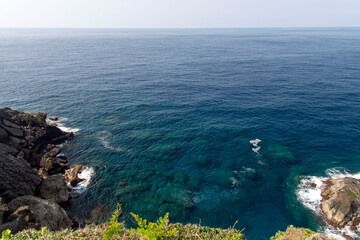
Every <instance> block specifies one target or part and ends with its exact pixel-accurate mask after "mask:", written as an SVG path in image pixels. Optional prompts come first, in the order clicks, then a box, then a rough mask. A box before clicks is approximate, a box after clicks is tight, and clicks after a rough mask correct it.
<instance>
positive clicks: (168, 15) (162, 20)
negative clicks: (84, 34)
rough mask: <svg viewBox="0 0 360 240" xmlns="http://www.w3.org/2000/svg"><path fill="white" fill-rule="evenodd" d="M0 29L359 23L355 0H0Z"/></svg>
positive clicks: (358, 3) (358, 4) (358, 1)
mask: <svg viewBox="0 0 360 240" xmlns="http://www.w3.org/2000/svg"><path fill="white" fill-rule="evenodd" d="M0 27H2V28H3V27H39V28H223V27H224V28H238V27H239V28H240V27H360V0H0Z"/></svg>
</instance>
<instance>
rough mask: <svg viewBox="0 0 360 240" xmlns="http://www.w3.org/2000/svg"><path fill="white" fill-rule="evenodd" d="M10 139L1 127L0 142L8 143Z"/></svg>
mask: <svg viewBox="0 0 360 240" xmlns="http://www.w3.org/2000/svg"><path fill="white" fill-rule="evenodd" d="M8 139H9V135H8V134H7V133H6V131H5V130H4V129H3V128H2V127H0V142H7V141H8Z"/></svg>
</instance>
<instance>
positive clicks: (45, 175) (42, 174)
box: [38, 168, 49, 179]
mask: <svg viewBox="0 0 360 240" xmlns="http://www.w3.org/2000/svg"><path fill="white" fill-rule="evenodd" d="M38 174H39V176H40V177H41V178H42V179H46V178H48V177H49V173H48V172H47V171H46V170H45V169H44V168H40V169H39V171H38Z"/></svg>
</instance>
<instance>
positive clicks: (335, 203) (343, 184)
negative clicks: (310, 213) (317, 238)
mask: <svg viewBox="0 0 360 240" xmlns="http://www.w3.org/2000/svg"><path fill="white" fill-rule="evenodd" d="M325 184H326V187H325V188H324V189H323V190H322V192H321V196H322V200H321V204H320V207H321V210H322V212H323V213H324V215H325V218H326V220H327V222H328V223H329V224H330V225H332V226H334V227H335V228H343V227H344V226H350V228H351V229H353V230H356V228H357V225H358V224H359V222H360V180H359V179H355V178H350V177H345V178H338V179H330V180H328V181H326V182H325Z"/></svg>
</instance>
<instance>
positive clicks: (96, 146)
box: [0, 28, 360, 240]
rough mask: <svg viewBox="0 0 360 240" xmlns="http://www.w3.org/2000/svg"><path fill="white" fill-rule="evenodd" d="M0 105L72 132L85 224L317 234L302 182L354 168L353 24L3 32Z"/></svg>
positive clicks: (77, 211) (359, 105)
mask: <svg viewBox="0 0 360 240" xmlns="http://www.w3.org/2000/svg"><path fill="white" fill-rule="evenodd" d="M0 107H11V108H14V109H17V110H22V111H26V112H39V111H42V112H47V113H48V114H49V116H58V117H60V125H61V126H62V127H67V128H68V129H70V130H74V131H76V134H75V137H74V139H72V140H71V141H69V142H67V143H66V144H64V145H63V152H64V153H65V154H66V155H67V156H68V158H69V159H70V165H75V164H85V165H87V166H89V169H90V170H91V171H88V172H87V174H88V175H89V176H90V175H91V179H90V181H89V182H87V184H83V185H84V186H83V189H81V191H80V190H78V191H76V192H75V193H73V198H72V200H71V202H70V204H69V205H68V206H66V209H67V211H69V212H70V214H71V216H73V217H74V218H76V219H77V220H79V221H80V222H82V223H85V222H86V221H87V219H89V218H91V216H90V211H91V210H92V209H93V208H94V207H96V206H98V205H107V206H108V207H107V208H105V210H104V211H103V212H105V213H106V214H105V216H104V218H103V219H102V220H101V219H100V220H99V222H101V221H106V220H107V218H108V217H109V216H110V214H111V212H112V211H113V210H114V209H115V206H116V203H121V204H122V208H123V211H124V215H123V217H122V218H123V220H125V221H126V223H127V226H128V227H131V226H133V221H132V220H131V217H130V215H129V213H130V212H134V213H136V214H139V215H140V216H142V217H144V218H146V219H148V220H152V221H153V220H156V219H157V218H158V217H160V216H163V215H164V214H165V213H166V212H170V220H171V222H182V223H195V224H198V223H201V225H203V226H211V227H222V228H227V227H231V226H233V225H234V223H235V222H236V221H237V220H238V223H237V224H236V226H235V227H236V228H238V229H244V230H243V233H244V234H245V235H246V236H247V237H248V239H250V240H262V239H269V237H270V236H272V235H274V234H275V233H276V231H277V230H285V229H286V227H287V226H288V225H290V224H292V225H295V226H300V227H309V228H311V229H312V230H317V229H321V230H323V229H327V228H328V227H327V226H326V224H325V223H324V221H323V220H322V218H321V217H320V216H319V214H318V212H317V210H316V205H314V204H316V201H318V199H316V198H317V197H318V196H315V195H316V194H318V193H316V191H315V192H311V189H306V184H304V181H305V180H306V179H308V178H318V179H321V178H326V177H327V176H330V175H334V174H335V175H336V174H338V175H339V174H340V175H341V174H348V175H349V174H350V175H351V174H355V175H356V174H357V173H359V172H360V141H359V139H360V29H359V28H324V29H322V28H298V29H136V30H135V29H0ZM255 139H259V140H261V142H259V143H257V144H256V143H254V142H253V144H251V143H250V142H249V141H251V140H255ZM255 145H257V146H255ZM259 147H260V148H259ZM92 171H93V172H92ZM304 179H305V180H304ZM314 181H315V180H314ZM119 182H126V183H127V184H128V185H126V186H119ZM120 185H121V184H120ZM106 209H107V210H106Z"/></svg>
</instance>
